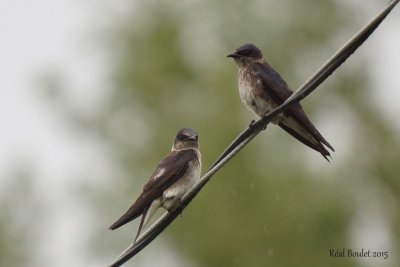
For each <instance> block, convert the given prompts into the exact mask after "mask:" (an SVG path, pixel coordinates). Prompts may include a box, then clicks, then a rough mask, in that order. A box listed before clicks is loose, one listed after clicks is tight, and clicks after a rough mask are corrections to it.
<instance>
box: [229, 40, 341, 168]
mask: <svg viewBox="0 0 400 267" xmlns="http://www.w3.org/2000/svg"><path fill="white" fill-rule="evenodd" d="M228 57H231V58H233V59H234V60H235V62H236V64H237V66H238V84H239V94H240V98H241V100H242V102H243V103H244V104H245V105H246V106H247V107H248V108H249V109H250V110H252V111H253V112H254V113H255V114H256V115H258V116H259V117H262V116H264V115H266V114H267V113H268V112H270V111H272V110H273V109H274V108H276V107H278V106H279V105H281V104H282V103H283V102H285V100H286V99H288V98H289V97H290V96H291V95H292V94H293V91H292V90H291V89H290V88H289V86H288V85H287V84H286V82H285V81H284V80H283V79H282V77H281V76H280V75H279V74H278V73H277V72H276V71H275V70H274V69H273V68H272V67H271V66H270V65H269V64H268V63H267V62H266V61H265V59H264V58H263V55H262V53H261V51H260V49H258V48H257V47H256V46H255V45H253V44H245V45H242V46H240V47H239V48H238V49H236V50H235V51H234V52H233V53H232V54H229V55H228ZM272 123H274V124H278V125H279V126H280V127H281V128H282V129H283V130H285V131H286V132H288V133H289V134H290V135H292V136H293V137H295V138H296V139H297V140H299V141H300V142H302V143H303V144H305V145H307V146H309V147H310V148H312V149H314V150H316V151H318V152H319V153H321V155H322V156H323V157H324V158H325V159H326V160H328V161H329V159H328V156H330V153H329V151H328V150H327V149H326V148H325V146H326V147H327V148H329V149H330V150H332V151H334V149H333V147H332V146H331V145H330V144H329V143H328V142H327V141H326V140H325V139H324V138H323V137H322V135H321V134H320V133H319V131H318V130H317V128H315V126H314V125H313V124H312V123H311V121H310V120H309V119H308V118H307V115H306V114H305V112H304V110H303V108H302V107H301V105H300V104H299V103H296V104H294V105H292V106H291V107H290V108H289V109H288V110H287V111H285V112H284V113H281V114H279V115H278V116H276V117H275V118H274V119H273V120H272Z"/></svg>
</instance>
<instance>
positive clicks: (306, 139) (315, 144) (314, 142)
mask: <svg viewBox="0 0 400 267" xmlns="http://www.w3.org/2000/svg"><path fill="white" fill-rule="evenodd" d="M293 122H295V121H294V120H293ZM296 124H297V123H296ZM279 126H280V127H281V128H282V129H283V130H285V131H286V132H287V133H289V134H290V135H291V136H293V137H294V138H296V139H297V140H299V141H300V142H302V143H303V144H305V145H306V146H308V147H310V148H312V149H314V150H316V151H318V152H319V153H321V155H322V156H323V157H324V158H325V159H326V160H327V161H328V162H329V159H328V157H330V153H329V151H328V150H327V149H326V148H325V147H324V145H323V144H325V142H326V141H325V139H323V138H322V139H323V140H322V139H319V138H318V139H317V138H316V137H315V136H313V135H311V133H309V134H304V133H302V131H298V129H297V127H291V125H290V126H289V125H287V123H286V122H285V123H284V122H281V123H279ZM326 143H328V142H326ZM328 147H329V148H330V145H329V146H328Z"/></svg>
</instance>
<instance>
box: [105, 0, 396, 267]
mask: <svg viewBox="0 0 400 267" xmlns="http://www.w3.org/2000/svg"><path fill="white" fill-rule="evenodd" d="M351 12H354V10H348V9H346V8H345V7H344V6H342V5H340V4H338V2H337V1H313V0H308V1H295V2H293V1H292V2H283V3H282V2H272V1H268V2H267V1H201V2H200V1H192V2H190V3H181V2H180V1H167V2H164V3H159V2H158V1H138V2H137V4H136V5H135V8H133V9H132V11H131V12H127V15H126V16H123V17H119V18H118V19H117V20H116V22H115V25H114V27H112V28H111V29H109V31H108V32H106V35H108V36H112V38H110V40H108V42H107V43H108V45H107V47H108V51H109V53H110V55H111V56H110V58H112V59H113V60H114V61H113V62H112V66H113V70H114V71H113V74H112V80H113V85H114V87H113V88H114V89H113V91H112V92H111V98H110V99H109V102H108V104H109V105H110V108H109V109H107V114H99V116H100V118H104V120H99V121H100V125H99V129H101V131H105V132H106V134H105V135H104V136H106V137H107V138H106V139H107V140H106V142H108V143H109V145H110V146H112V147H114V148H115V150H114V151H116V160H122V161H123V162H124V164H123V165H122V166H123V168H126V170H127V171H126V173H127V175H126V177H125V178H124V179H127V180H128V182H121V181H118V180H117V181H113V188H112V191H113V192H124V194H126V195H123V196H122V195H121V194H120V193H114V194H113V196H114V197H116V198H120V199H124V201H123V202H125V203H126V205H128V203H130V202H131V200H132V197H134V196H132V194H133V193H136V194H137V193H138V192H139V191H140V187H139V188H137V186H138V185H140V184H143V183H144V181H145V180H146V179H147V178H148V175H149V174H150V173H151V170H152V169H153V168H154V167H155V165H156V163H157V162H158V160H159V159H161V157H162V156H163V154H165V153H167V151H168V150H169V146H170V143H171V142H172V139H173V136H174V134H175V132H176V131H177V130H178V129H179V128H181V127H193V128H195V129H197V130H198V132H199V134H200V141H201V149H202V153H203V166H204V168H207V167H208V166H209V165H210V163H211V162H212V161H213V160H214V159H215V158H216V156H217V155H218V154H219V153H220V152H221V151H222V150H223V148H224V147H225V146H226V145H227V144H228V143H229V142H230V141H231V140H232V138H233V137H234V136H235V135H236V134H238V132H239V131H240V130H241V129H243V128H244V126H246V125H247V123H248V122H249V121H250V119H252V114H250V112H248V111H247V110H246V109H245V108H244V107H243V106H242V104H241V103H240V100H239V97H238V93H237V85H236V67H235V65H234V64H233V62H231V61H230V60H229V59H227V58H226V55H227V54H228V53H229V52H231V51H232V50H233V49H235V48H236V47H238V46H239V45H241V44H243V43H246V42H253V43H256V44H257V45H258V46H260V47H261V49H262V50H263V51H264V54H265V56H266V58H267V59H268V60H269V61H270V63H271V64H272V65H273V66H275V67H276V68H277V69H278V71H280V72H281V73H282V75H283V76H284V77H286V78H287V81H288V82H289V84H297V85H299V84H300V83H301V82H303V81H304V80H305V79H306V78H307V77H296V71H297V70H296V69H294V65H295V66H297V67H298V66H300V67H303V65H304V68H305V69H307V70H309V71H310V73H311V71H313V70H314V69H315V68H316V67H317V66H319V65H320V64H322V61H321V60H324V59H326V58H328V57H329V56H330V55H331V54H332V53H333V52H334V49H333V50H332V49H331V48H330V47H339V45H340V44H341V43H343V42H344V41H345V40H346V39H348V38H349V37H350V36H347V35H346V36H342V35H341V33H342V32H343V31H342V29H343V28H346V27H350V26H349V25H352V24H353V23H356V20H355V19H354V18H352V15H351ZM359 27H360V25H358V24H357V26H353V25H352V26H351V28H354V29H355V30H356V29H358V28H359ZM338 36H339V37H340V38H339V40H335V41H332V40H331V39H332V38H333V37H338ZM332 42H334V43H333V44H332ZM327 43H328V44H329V45H327ZM316 54H317V55H316ZM318 54H323V57H322V58H319V55H318ZM356 56H360V55H356ZM299 59H300V60H303V61H304V63H303V62H300V63H298V60H299ZM361 62H362V60H361ZM293 63H296V64H293ZM310 66H312V67H310ZM365 72H366V71H365V68H364V67H363V66H362V64H359V65H357V66H355V67H353V68H352V69H349V68H346V65H345V66H343V68H342V69H340V70H339V71H338V73H339V74H337V75H335V76H334V78H331V81H330V82H329V85H327V86H326V85H322V87H328V88H324V89H323V90H321V91H323V92H319V93H315V94H313V95H311V96H310V97H309V98H308V99H306V100H305V101H304V103H303V105H304V106H305V107H306V109H307V111H308V113H309V114H310V116H311V118H313V117H315V116H313V115H314V114H317V113H319V112H320V113H322V114H326V115H325V116H323V117H322V118H321V121H322V120H328V122H327V124H331V125H335V126H336V127H335V131H341V130H342V129H341V127H346V125H343V126H341V122H342V121H343V120H347V117H344V116H342V115H343V114H342V113H341V112H340V110H339V111H338V112H336V109H339V108H340V107H341V106H345V107H346V108H345V109H346V111H347V112H349V113H351V114H352V117H353V118H354V120H355V121H348V122H347V124H350V125H352V124H354V125H355V126H354V128H353V129H351V131H354V133H353V136H349V140H345V143H346V144H347V143H349V147H348V148H347V149H348V150H349V151H348V154H347V155H344V156H346V158H345V159H336V158H335V156H334V159H333V163H331V164H327V163H326V162H324V160H323V159H322V158H321V157H320V155H318V154H317V153H315V152H312V151H311V152H310V151H308V150H307V148H305V147H304V146H302V145H301V144H299V143H298V142H296V141H295V140H294V139H292V138H291V137H289V136H288V135H286V134H283V133H282V131H280V130H279V129H278V130H275V129H272V128H274V126H271V127H270V128H269V129H268V131H267V133H265V134H262V135H260V136H259V137H258V138H257V139H256V140H255V141H254V142H253V143H252V144H250V145H249V146H248V147H247V148H246V149H245V150H244V151H243V152H242V153H241V154H240V155H239V156H237V157H236V158H235V159H233V160H232V162H231V163H229V164H228V165H227V166H226V167H225V168H223V169H222V170H221V171H220V172H219V173H217V174H216V175H215V177H214V180H213V181H212V182H211V183H210V184H209V185H208V186H207V187H206V188H205V189H204V190H203V192H202V193H201V194H199V196H198V197H197V198H196V199H195V201H194V202H193V203H192V205H191V206H190V207H189V208H188V209H187V210H186V211H185V213H184V216H183V219H178V220H177V221H176V222H174V224H173V225H172V226H171V227H170V228H169V229H168V230H167V231H165V232H164V233H163V235H165V236H167V237H169V238H170V239H171V240H172V242H173V244H174V246H175V247H176V249H177V250H178V251H180V253H183V254H184V255H186V257H188V258H189V259H190V260H191V261H192V262H193V264H194V266H356V265H357V262H356V261H355V260H354V259H351V258H341V259H337V258H332V257H329V250H330V249H342V248H350V247H351V242H350V239H351V238H350V235H351V234H350V233H349V227H350V224H351V223H352V220H353V219H354V217H353V216H354V214H356V213H357V209H358V208H359V206H358V203H357V201H356V199H357V198H358V197H357V195H363V194H366V193H365V192H364V190H363V187H364V186H365V187H370V186H371V184H372V186H379V187H382V188H383V193H382V195H379V196H375V197H378V198H380V199H382V203H385V202H386V201H389V199H390V198H395V199H396V203H395V204H396V205H398V204H399V203H400V202H399V195H400V194H399V193H400V192H399V189H400V188H399V180H398V179H397V177H396V173H398V172H399V167H398V164H396V161H397V160H398V159H399V158H400V157H399V151H400V150H399V142H398V137H397V135H393V134H391V131H392V130H393V129H391V128H390V125H386V124H385V123H384V122H383V120H382V118H381V115H380V114H379V113H378V112H377V110H376V109H375V108H374V107H373V106H372V105H371V102H370V100H369V98H368V93H367V92H368V90H374V88H369V87H368V85H369V82H368V76H367V75H366V74H365ZM293 81H296V82H293ZM293 87H294V86H293ZM328 90H329V91H328ZM338 103H340V104H338ZM330 113H333V114H330ZM119 116H124V117H125V118H126V119H123V120H121V121H123V122H127V121H129V118H132V119H133V120H137V119H134V118H139V120H140V121H141V123H140V124H138V126H135V125H132V127H130V128H128V129H129V130H127V131H126V132H125V137H122V139H123V138H126V139H134V140H135V141H132V143H135V142H137V143H139V144H140V145H135V146H134V147H130V146H127V145H126V144H127V142H123V141H121V138H120V136H116V135H113V134H112V133H113V130H112V129H108V128H107V127H102V125H103V124H109V121H110V120H111V121H112V120H115V119H116V118H117V117H119ZM329 120H334V121H329ZM113 127H118V128H121V129H124V127H126V125H125V124H124V123H122V124H120V125H115V124H113ZM137 127H144V128H145V130H143V129H138V128H137ZM143 132H145V133H146V138H145V140H143ZM333 136H335V135H334V134H333ZM396 138H397V139H396ZM327 139H328V140H329V141H330V142H331V143H332V144H335V143H340V142H341V140H334V139H333V138H332V137H331V138H330V137H327ZM371 143H372V144H373V145H371ZM304 154H307V157H309V158H310V160H309V163H308V164H307V163H305V161H307V160H303V157H304ZM118 155H119V156H120V157H118ZM335 161H339V163H335ZM310 165H315V166H316V167H315V168H316V169H317V170H313V168H310ZM129 173H135V174H138V173H139V174H140V175H141V176H133V175H129ZM142 174H143V176H142ZM354 174H356V175H354ZM110 179H112V178H110ZM134 179H138V180H139V182H135V189H132V190H131V191H130V190H126V189H118V187H119V184H120V185H121V186H124V187H125V186H126V185H127V184H128V185H129V183H130V182H129V181H133V180H134ZM387 194H389V195H390V197H388V196H387ZM103 197H105V196H104V195H100V196H99V195H98V196H97V198H103ZM118 203H120V200H118ZM121 203H122V201H121ZM366 204H368V203H366ZM124 207H125V206H124ZM106 208H107V209H108V210H109V211H108V214H110V220H109V222H111V221H112V220H113V218H116V217H117V216H118V215H119V213H120V212H122V210H121V207H120V206H118V205H108V206H107V207H106ZM382 208H386V209H388V211H389V212H390V213H392V212H394V213H395V215H394V216H393V217H392V218H393V221H392V222H390V223H389V225H398V218H399V212H398V209H397V210H396V209H393V207H391V206H390V205H389V206H384V207H382ZM365 209H366V211H368V206H367V207H365ZM102 212H104V210H102ZM129 231H131V229H130V230H129ZM390 231H394V232H397V234H398V227H397V229H396V227H393V228H392V229H390ZM125 233H126V232H125ZM132 235H133V232H132ZM122 240H124V242H126V240H127V239H122ZM128 240H130V239H128ZM395 240H396V242H398V241H399V240H398V239H395ZM103 241H104V240H103ZM155 242H157V240H156V241H155ZM118 244H121V243H119V242H118ZM122 244H126V243H122ZM396 244H397V246H398V245H399V244H398V243H396ZM113 245H114V244H113ZM103 249H106V250H108V252H109V251H110V250H114V249H115V247H111V246H110V247H106V248H104V247H103ZM147 249H148V250H151V249H152V246H150V247H148V248H147ZM397 252H398V251H397ZM154 253H156V251H155V252H154ZM390 253H391V254H392V255H393V254H396V251H391V252H390ZM115 255H116V254H115ZM133 261H135V259H134V260H133ZM130 264H132V266H133V264H134V263H130ZM128 265H129V264H128Z"/></svg>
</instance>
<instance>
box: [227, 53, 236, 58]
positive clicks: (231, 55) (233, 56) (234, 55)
mask: <svg viewBox="0 0 400 267" xmlns="http://www.w3.org/2000/svg"><path fill="white" fill-rule="evenodd" d="M226 57H231V58H238V57H239V55H238V54H236V53H232V54H229V55H227V56H226Z"/></svg>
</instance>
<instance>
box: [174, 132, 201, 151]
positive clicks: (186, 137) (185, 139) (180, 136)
mask: <svg viewBox="0 0 400 267" xmlns="http://www.w3.org/2000/svg"><path fill="white" fill-rule="evenodd" d="M198 141H199V136H198V135H197V133H196V131H195V130H193V129H191V128H183V129H180V130H179V132H178V133H177V134H176V137H175V141H174V144H173V146H172V149H173V150H183V149H190V148H199V143H198Z"/></svg>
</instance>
